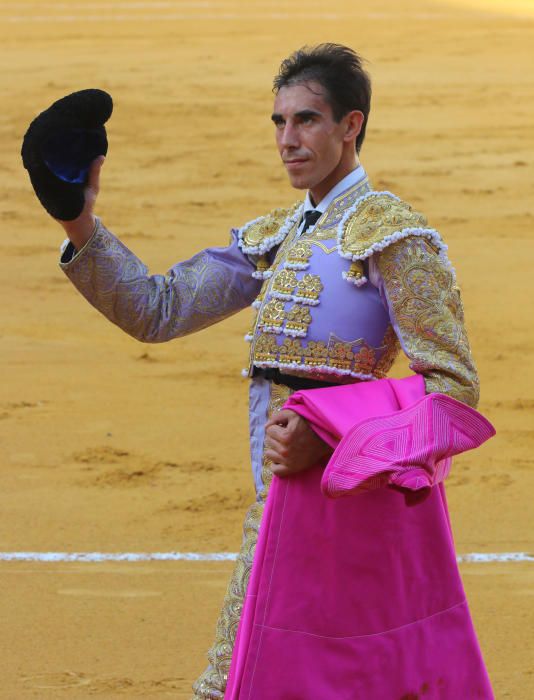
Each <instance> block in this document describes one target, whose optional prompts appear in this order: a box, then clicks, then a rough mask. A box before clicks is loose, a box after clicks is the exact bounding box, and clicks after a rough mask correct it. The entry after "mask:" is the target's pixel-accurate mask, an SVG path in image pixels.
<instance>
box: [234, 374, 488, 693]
mask: <svg viewBox="0 0 534 700" xmlns="http://www.w3.org/2000/svg"><path fill="white" fill-rule="evenodd" d="M298 393H299V394H301V397H302V396H304V395H308V399H309V398H310V395H311V401H307V400H306V397H305V400H303V401H301V402H300V403H299V402H298V401H297V402H296V403H295V397H296V396H297V394H294V395H293V397H292V399H293V402H290V403H288V404H287V406H288V407H290V408H291V407H292V406H293V405H300V406H307V407H308V408H307V410H308V411H309V413H310V415H311V414H313V413H315V416H316V419H317V416H318V415H319V414H321V420H320V422H319V421H318V420H317V422H316V424H315V427H316V429H317V427H318V426H319V425H320V426H321V428H320V429H321V432H322V434H323V435H324V436H325V438H326V439H327V441H328V440H330V444H332V446H335V444H336V443H337V442H338V441H339V440H340V439H341V437H342V436H348V434H349V433H350V432H351V430H352V428H353V427H354V426H355V425H360V426H361V425H362V424H365V423H366V422H367V420H371V419H380V418H381V417H383V416H386V417H389V416H391V414H395V413H398V414H401V413H403V412H404V410H409V409H410V407H414V408H415V407H416V406H417V404H418V403H420V402H421V400H422V399H424V397H425V387H424V382H423V380H422V378H421V377H419V376H414V377H408V378H407V379H403V380H380V381H376V382H362V383H360V384H356V385H354V386H353V387H339V388H338V387H333V388H327V389H316V390H313V391H307V392H298ZM297 399H298V397H297ZM312 404H313V410H312V408H310V406H311V405H312ZM433 404H434V399H432V400H431V401H430V402H424V403H422V404H421V405H423V406H424V407H426V408H424V409H423V414H424V410H429V409H428V406H430V407H431V409H432V411H434V408H436V407H437V408H436V410H437V415H438V416H440V415H441V412H442V410H445V409H443V406H445V405H446V406H447V409H446V410H447V411H449V409H450V408H451V407H452V406H453V404H449V402H448V401H446V402H445V404H443V403H442V402H441V401H438V403H437V404H436V407H434V406H433ZM454 406H455V408H456V402H454ZM461 408H462V407H461ZM419 410H421V409H419ZM462 410H463V408H462ZM299 412H300V411H299ZM416 413H417V411H416ZM467 414H468V415H471V414H470V411H469V410H468V411H467ZM453 415H455V414H454V411H453ZM432 417H433V420H434V427H435V426H436V422H435V415H434V413H432ZM412 419H413V420H414V421H415V420H419V418H418V417H417V416H416V415H415V414H414V415H412ZM438 423H439V421H438ZM452 424H453V425H456V417H454V418H453V419H452ZM476 425H477V426H478V428H477V429H480V430H481V431H482V434H481V435H480V436H478V438H476V437H475V439H474V441H475V442H476V440H477V439H479V440H482V438H483V437H484V425H485V424H484V423H483V422H482V423H480V424H479V423H478V422H476ZM481 426H482V427H481ZM395 427H396V424H395V425H394V428H395ZM438 427H439V428H440V430H441V424H440V425H439V426H438ZM485 427H486V429H488V426H487V425H486V426H485ZM463 428H464V430H463V433H464V434H465V435H467V436H468V437H469V438H471V439H473V436H472V435H471V434H470V433H469V430H468V429H465V428H466V425H465V423H464V424H463ZM318 432H319V430H318ZM444 434H446V435H449V432H447V431H445V433H444ZM453 434H454V435H456V431H455V430H454V431H453ZM358 439H359V440H360V441H361V442H362V443H363V444H364V445H365V440H361V438H358ZM457 439H458V438H457V437H454V439H453V440H452V442H453V443H454V441H455V440H457ZM462 441H463V438H462ZM386 442H387V449H386V448H383V449H384V450H385V452H386V453H387V454H388V455H389V457H388V458H387V459H389V460H391V457H392V455H393V456H395V450H393V449H392V446H393V445H394V444H396V445H397V446H399V445H402V444H404V443H403V442H402V440H401V441H400V442H399V441H397V442H396V443H395V441H393V443H389V442H388V441H387V440H386ZM449 442H450V441H449ZM445 443H446V440H445V442H444V444H445ZM421 449H422V451H423V452H422V453H419V452H417V453H414V454H417V455H419V457H418V459H420V461H418V462H417V463H416V467H415V468H417V469H419V468H420V469H422V472H423V473H424V475H425V477H424V478H425V479H427V477H428V466H429V465H428V458H427V456H426V455H425V454H423V453H424V448H421ZM447 449H449V448H446V449H445V451H447ZM454 449H456V448H454ZM400 453H401V454H402V450H401V451H400ZM435 458H436V459H437V462H436V463H437V464H439V463H440V461H443V459H441V460H440V459H439V454H438V452H437V451H436V455H435ZM395 459H397V457H395ZM446 459H448V458H447V457H446V458H445V460H446ZM386 461H387V460H386ZM421 465H422V466H421ZM403 466H404V463H403V462H402V461H401V463H400V467H399V468H397V466H396V467H395V471H397V472H399V473H402V468H403ZM438 471H439V470H438ZM323 472H324V468H323V467H322V466H320V465H317V467H313V468H312V469H308V470H307V471H304V472H301V473H300V474H296V475H294V476H292V477H288V478H285V479H279V478H277V477H276V476H275V477H274V478H273V482H272V485H271V488H270V491H269V496H268V498H267V503H266V506H265V511H264V514H263V518H262V522H261V526H260V532H259V539H258V543H257V546H256V551H255V554H254V563H253V567H252V572H251V576H250V582H249V585H248V589H247V594H246V598H245V602H244V606H243V611H242V615H241V621H240V624H239V629H238V633H237V639H236V643H235V647H234V653H233V657H232V665H231V668H230V674H229V677H228V685H227V690H226V693H225V699H226V700H400V699H406V700H407V699H408V698H421V699H422V700H423V698H424V700H427V698H428V700H468V699H471V698H473V699H474V698H478V699H479V700H492V699H493V693H492V690H491V685H490V682H489V679H488V676H487V673H486V669H485V667H484V662H483V660H482V656H481V653H480V649H479V646H478V642H477V639H476V635H475V631H474V629H473V625H472V623H471V617H470V614H469V608H468V606H467V601H466V599H465V594H464V591H463V587H462V582H461V580H460V575H459V571H458V566H457V563H456V555H455V551H454V543H453V538H452V532H451V528H450V523H449V518H448V512H447V503H446V499H445V490H444V485H443V483H436V485H435V486H433V487H432V488H427V490H428V494H427V497H426V498H425V499H424V500H420V501H419V502H418V503H416V504H415V505H414V504H413V503H409V502H408V499H407V498H406V497H405V493H410V492H408V491H407V492H405V493H402V492H401V491H400V490H398V489H396V488H375V489H373V490H364V491H362V492H361V493H358V496H357V497H356V498H325V496H324V492H323V491H322V488H321V480H322V478H323V476H324V473H323ZM358 478H360V477H358ZM366 478H367V477H364V478H363V483H365V481H366ZM351 483H352V482H351ZM336 488H338V487H337V486H336ZM342 488H344V486H343V485H342ZM334 495H337V493H334Z"/></svg>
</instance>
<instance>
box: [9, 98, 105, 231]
mask: <svg viewBox="0 0 534 700" xmlns="http://www.w3.org/2000/svg"><path fill="white" fill-rule="evenodd" d="M112 111H113V101H112V99H111V95H108V93H107V92H104V91H103V90H80V91H79V92H73V93H72V94H71V95H67V96H66V97H63V98H61V99H60V100H58V101H57V102H54V104H53V105H52V106H51V107H49V108H48V109H47V110H45V111H44V112H41V114H39V116H38V117H36V118H35V119H34V120H33V121H32V123H31V124H30V126H29V129H28V131H27V132H26V134H25V135H24V140H23V142H22V151H21V154H22V162H23V164H24V167H25V168H26V170H27V171H28V173H29V175H30V180H31V183H32V185H33V189H34V190H35V194H36V195H37V197H38V198H39V201H40V202H41V204H42V205H43V207H44V208H45V209H46V211H47V212H48V213H49V214H50V215H51V216H53V217H54V218H55V219H61V220H63V221H72V219H76V218H77V217H78V216H79V215H80V214H81V211H82V209H83V206H84V202H85V197H84V188H85V187H86V185H87V178H88V174H89V166H90V165H91V163H92V162H93V160H94V159H95V158H97V157H98V156H100V155H104V156H105V155H106V153H107V151H108V140H107V136H106V129H105V128H104V124H105V123H106V122H107V120H108V119H109V118H110V116H111V112H112Z"/></svg>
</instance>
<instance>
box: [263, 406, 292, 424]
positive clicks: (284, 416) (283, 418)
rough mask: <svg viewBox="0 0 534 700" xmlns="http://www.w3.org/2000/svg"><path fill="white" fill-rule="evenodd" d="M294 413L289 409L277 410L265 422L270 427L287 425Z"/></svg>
mask: <svg viewBox="0 0 534 700" xmlns="http://www.w3.org/2000/svg"><path fill="white" fill-rule="evenodd" d="M294 415H295V413H293V411H288V410H287V409H283V410H282V411H277V412H276V413H273V415H272V416H271V417H270V418H269V420H268V421H267V423H266V424H265V427H266V428H268V427H269V426H271V425H287V424H288V422H289V421H290V419H291V417H292V416H294Z"/></svg>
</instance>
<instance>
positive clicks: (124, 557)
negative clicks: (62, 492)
mask: <svg viewBox="0 0 534 700" xmlns="http://www.w3.org/2000/svg"><path fill="white" fill-rule="evenodd" d="M236 559H237V552H0V561H44V562H69V561H79V562H101V561H235V560H236ZM457 560H458V562H459V563H471V564H486V563H490V562H525V561H534V555H532V554H529V553H528V552H471V553H470V554H460V555H459V556H458V557H457Z"/></svg>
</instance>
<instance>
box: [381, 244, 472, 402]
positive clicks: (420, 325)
mask: <svg viewBox="0 0 534 700" xmlns="http://www.w3.org/2000/svg"><path fill="white" fill-rule="evenodd" d="M369 273H370V278H371V281H372V282H373V283H374V284H375V285H376V286H377V287H378V289H379V290H380V293H381V295H382V298H383V300H384V303H385V304H386V305H387V308H388V311H389V315H390V318H391V322H392V325H393V327H394V329H395V332H396V334H397V336H398V338H399V341H400V343H401V346H402V348H403V350H404V352H405V354H406V355H407V357H408V359H409V360H410V368H411V369H412V370H413V371H414V372H417V373H419V374H422V375H423V377H424V380H425V385H426V391H427V393H431V392H438V393H442V394H448V395H449V396H452V397H453V398H455V399H458V400H459V401H463V402H464V403H466V404H468V405H470V406H472V407H476V406H477V404H478V398H479V381H478V375H477V371H476V368H475V364H474V362H473V358H472V356H471V351H470V348H469V341H468V339H467V334H466V331H465V326H464V313H463V307H462V301H461V298H460V290H459V289H458V287H457V286H456V281H455V275H454V270H453V269H452V267H451V265H450V263H449V261H448V259H447V257H446V255H445V252H444V251H441V252H438V251H437V250H436V249H435V248H434V247H433V246H432V245H431V243H429V242H428V240H426V239H425V238H424V237H420V236H409V237H408V238H405V239H403V240H400V241H397V242H395V243H393V244H392V245H389V246H388V247H386V248H385V249H384V250H383V251H382V252H380V253H377V254H375V255H373V256H372V258H371V261H370V269H369Z"/></svg>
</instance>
